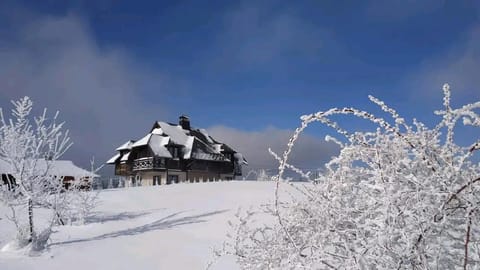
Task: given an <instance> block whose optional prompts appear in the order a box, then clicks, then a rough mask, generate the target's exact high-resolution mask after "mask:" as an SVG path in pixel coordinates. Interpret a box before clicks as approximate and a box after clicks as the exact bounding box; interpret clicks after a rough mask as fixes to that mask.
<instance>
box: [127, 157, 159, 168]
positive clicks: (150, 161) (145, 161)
mask: <svg viewBox="0 0 480 270" xmlns="http://www.w3.org/2000/svg"><path fill="white" fill-rule="evenodd" d="M152 169H165V159H164V158H157V157H146V158H139V159H135V160H134V161H133V170H134V171H140V170H152Z"/></svg>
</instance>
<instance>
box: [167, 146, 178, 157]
mask: <svg viewBox="0 0 480 270" xmlns="http://www.w3.org/2000/svg"><path fill="white" fill-rule="evenodd" d="M168 151H169V152H170V154H171V155H172V158H178V156H179V151H178V148H177V147H173V146H170V147H169V148H168Z"/></svg>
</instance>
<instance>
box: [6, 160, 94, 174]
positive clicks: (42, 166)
mask: <svg viewBox="0 0 480 270" xmlns="http://www.w3.org/2000/svg"><path fill="white" fill-rule="evenodd" d="M47 166H50V168H49V175H56V176H73V177H85V176H93V177H98V175H96V174H92V173H91V172H89V171H87V170H84V169H82V168H80V167H78V166H76V165H75V164H73V162H72V161H70V160H44V159H39V160H37V163H36V165H35V169H36V170H38V171H39V172H41V171H45V170H46V169H47ZM12 172H13V169H12V167H11V166H10V164H8V163H7V162H5V161H3V160H0V173H2V174H10V173H12Z"/></svg>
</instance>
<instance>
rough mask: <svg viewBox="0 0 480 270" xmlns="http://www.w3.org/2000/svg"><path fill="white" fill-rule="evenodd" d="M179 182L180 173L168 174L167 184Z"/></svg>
mask: <svg viewBox="0 0 480 270" xmlns="http://www.w3.org/2000/svg"><path fill="white" fill-rule="evenodd" d="M173 183H175V184H178V175H168V176H167V185H170V184H173Z"/></svg>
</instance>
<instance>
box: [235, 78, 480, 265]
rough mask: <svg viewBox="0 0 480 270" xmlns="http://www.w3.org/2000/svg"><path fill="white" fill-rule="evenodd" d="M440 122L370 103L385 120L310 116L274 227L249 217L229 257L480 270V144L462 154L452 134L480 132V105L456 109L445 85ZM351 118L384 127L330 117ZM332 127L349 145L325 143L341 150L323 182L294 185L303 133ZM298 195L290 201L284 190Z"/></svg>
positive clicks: (247, 261) (283, 163) (283, 161)
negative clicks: (355, 126) (354, 127)
mask: <svg viewBox="0 0 480 270" xmlns="http://www.w3.org/2000/svg"><path fill="white" fill-rule="evenodd" d="M443 90H444V99H443V105H444V108H443V110H440V111H436V112H435V114H437V115H439V116H441V120H440V121H439V123H438V124H437V125H436V126H435V127H433V128H428V127H427V126H426V125H424V124H422V123H420V122H419V121H417V120H413V123H411V124H410V123H407V122H406V121H405V120H404V119H403V118H402V117H400V116H399V115H398V114H397V112H396V111H395V110H393V109H391V108H389V107H388V106H387V105H385V104H384V103H383V102H382V101H380V100H378V99H376V98H374V97H370V100H371V101H372V102H373V103H375V104H377V105H378V106H380V108H381V109H382V110H383V111H384V112H385V113H386V115H389V117H390V118H392V121H387V120H385V119H383V118H380V117H377V116H374V115H373V114H371V113H368V112H365V111H361V110H357V109H355V108H342V109H338V108H333V109H330V110H327V111H324V112H318V113H315V114H310V115H305V116H302V118H301V119H302V124H301V126H300V127H299V128H297V130H296V131H295V133H294V134H293V136H292V137H291V139H290V141H289V142H288V147H287V150H286V151H285V152H284V154H283V156H282V158H279V160H280V166H279V172H280V173H279V175H277V176H276V180H277V189H276V191H275V193H276V201H275V204H274V205H273V206H272V207H273V209H271V210H270V211H262V212H261V213H262V214H271V215H272V216H273V217H275V218H276V222H275V223H274V225H272V226H267V225H262V226H251V220H252V219H253V217H254V216H255V215H254V214H252V213H248V214H247V215H246V216H244V217H241V218H239V219H238V221H237V223H235V225H233V227H234V228H235V230H236V232H237V234H236V235H235V236H234V237H232V241H231V244H230V245H227V246H226V249H227V252H229V253H232V254H234V255H236V258H237V261H238V263H239V264H240V265H241V267H242V268H243V269H480V215H479V206H480V204H479V203H480V164H479V163H478V161H474V160H472V159H471V157H472V155H474V154H475V151H476V150H478V149H480V140H479V138H472V141H473V143H472V144H471V145H469V146H467V147H461V146H459V145H457V144H456V143H455V140H454V128H455V126H456V125H457V123H458V122H459V121H462V122H463V124H464V125H471V126H476V127H478V126H480V117H479V114H478V109H479V108H480V102H476V103H472V104H468V105H465V106H463V107H460V108H458V109H454V108H452V107H451V106H450V89H449V86H448V85H447V84H446V85H444V88H443ZM335 115H351V116H355V117H359V118H362V119H366V120H368V121H371V122H373V123H374V124H376V125H377V128H376V130H374V131H372V132H353V133H350V132H348V131H347V130H345V129H343V128H341V127H340V126H339V124H338V123H336V122H335V121H334V120H332V116H335ZM313 122H320V123H322V124H324V125H327V126H329V127H331V128H333V129H334V130H336V132H337V133H338V134H340V135H341V136H342V137H344V138H338V139H335V138H333V137H330V136H327V138H326V139H327V140H329V141H334V142H336V143H337V144H339V145H340V147H341V151H340V153H339V155H338V156H336V157H334V158H333V159H332V160H331V161H330V162H329V163H328V164H326V170H325V173H324V174H323V175H321V176H320V178H319V179H316V181H314V182H312V183H309V184H306V185H299V184H292V183H286V182H285V181H284V180H283V177H282V175H283V172H284V170H285V169H286V168H287V167H290V168H294V167H293V166H291V165H289V164H288V156H289V154H290V151H291V150H292V148H293V147H294V144H295V141H296V140H297V139H298V137H299V135H300V134H301V132H302V131H303V130H304V129H305V128H306V127H307V126H308V125H309V124H311V123H313ZM282 187H290V188H291V187H293V188H296V189H298V191H300V194H302V195H301V196H298V195H297V196H295V197H294V198H293V200H292V201H288V202H287V201H283V200H281V198H279V195H278V194H279V189H280V188H282Z"/></svg>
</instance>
